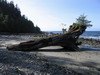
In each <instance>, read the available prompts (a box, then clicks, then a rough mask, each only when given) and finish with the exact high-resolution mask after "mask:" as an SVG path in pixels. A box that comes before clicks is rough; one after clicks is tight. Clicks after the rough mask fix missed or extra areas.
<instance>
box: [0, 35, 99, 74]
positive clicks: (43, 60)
mask: <svg viewBox="0 0 100 75" xmlns="http://www.w3.org/2000/svg"><path fill="white" fill-rule="evenodd" d="M26 38H27V37H19V36H18V37H17V38H15V36H11V37H10V36H9V37H7V36H2V38H1V41H0V75H41V74H43V75H100V48H99V46H98V48H93V47H94V46H93V47H92V46H91V43H90V44H89V45H87V44H84V43H83V44H82V45H81V46H80V51H70V50H64V49H62V47H60V46H49V47H44V48H41V49H39V50H33V51H31V52H22V51H8V50H7V49H6V46H7V45H11V44H18V43H20V42H23V41H25V40H26ZM27 39H28V40H29V38H27ZM85 43H86V42H85ZM97 44H98V45H99V43H97ZM94 45H95V44H94Z"/></svg>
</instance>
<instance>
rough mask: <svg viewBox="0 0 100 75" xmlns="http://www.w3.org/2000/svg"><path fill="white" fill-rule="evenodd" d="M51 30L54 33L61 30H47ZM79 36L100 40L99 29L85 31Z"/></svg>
mask: <svg viewBox="0 0 100 75" xmlns="http://www.w3.org/2000/svg"><path fill="white" fill-rule="evenodd" d="M48 32H53V33H55V34H57V33H62V31H48ZM80 38H89V39H96V40H100V31H85V32H84V33H83V34H82V35H81V36H80Z"/></svg>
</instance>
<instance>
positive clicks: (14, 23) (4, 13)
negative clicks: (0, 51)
mask: <svg viewBox="0 0 100 75" xmlns="http://www.w3.org/2000/svg"><path fill="white" fill-rule="evenodd" d="M1 32H4V33H41V30H40V28H39V27H38V26H34V23H33V22H32V21H31V20H29V19H28V18H26V17H25V15H21V11H20V9H19V8H18V6H17V5H14V3H13V1H11V2H10V3H9V2H7V1H6V0H0V33H1Z"/></svg>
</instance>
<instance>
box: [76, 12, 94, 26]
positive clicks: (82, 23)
mask: <svg viewBox="0 0 100 75" xmlns="http://www.w3.org/2000/svg"><path fill="white" fill-rule="evenodd" d="M90 23H91V21H88V20H87V19H86V16H85V15H84V14H83V15H80V16H79V18H77V19H76V24H77V25H79V26H85V27H90V26H92V25H91V24H90Z"/></svg>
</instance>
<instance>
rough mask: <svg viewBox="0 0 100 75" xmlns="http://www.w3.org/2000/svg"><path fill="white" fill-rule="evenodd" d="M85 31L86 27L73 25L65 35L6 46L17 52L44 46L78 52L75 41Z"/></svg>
mask: <svg viewBox="0 0 100 75" xmlns="http://www.w3.org/2000/svg"><path fill="white" fill-rule="evenodd" d="M85 29H86V26H78V25H76V24H73V25H71V26H70V28H69V30H68V32H67V33H65V34H62V35H59V36H54V37H48V38H43V39H37V40H31V41H27V42H22V43H20V44H17V45H11V46H8V47H7V49H8V50H17V51H33V50H37V49H39V48H42V47H46V46H62V47H64V48H65V49H67V50H72V51H77V50H79V48H78V45H79V44H80V43H78V42H77V40H78V38H79V36H80V35H81V34H82V33H83V32H84V31H85Z"/></svg>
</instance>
